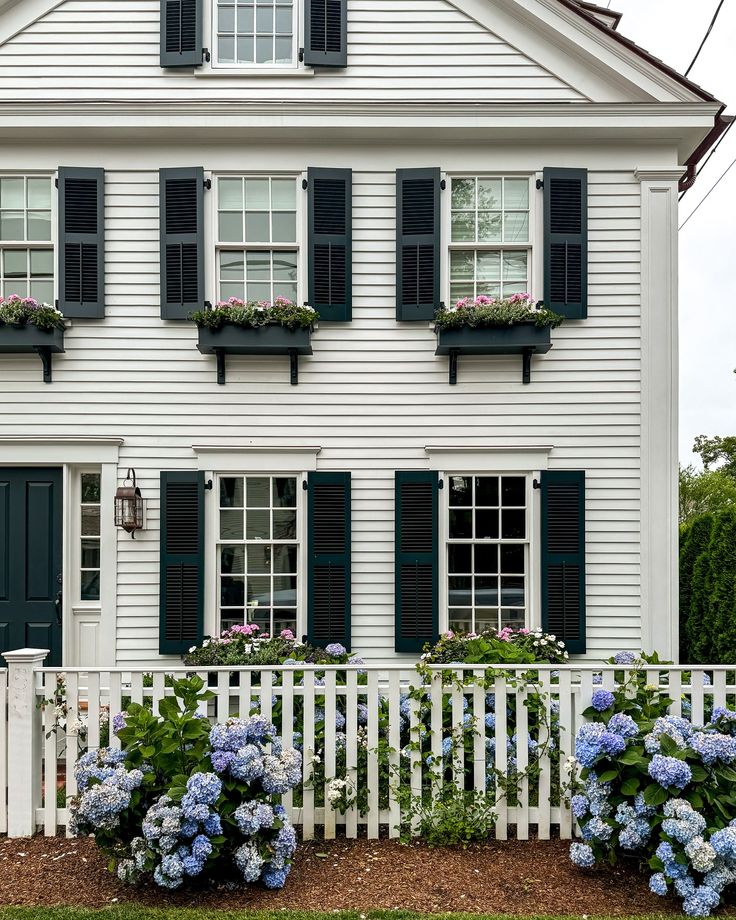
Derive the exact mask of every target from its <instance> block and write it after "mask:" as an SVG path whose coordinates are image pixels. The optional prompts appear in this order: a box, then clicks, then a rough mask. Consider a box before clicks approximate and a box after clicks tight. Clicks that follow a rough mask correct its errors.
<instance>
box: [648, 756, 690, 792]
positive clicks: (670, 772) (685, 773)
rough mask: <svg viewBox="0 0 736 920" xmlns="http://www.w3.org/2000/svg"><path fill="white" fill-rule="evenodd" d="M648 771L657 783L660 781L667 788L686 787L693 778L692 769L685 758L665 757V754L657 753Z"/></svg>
mask: <svg viewBox="0 0 736 920" xmlns="http://www.w3.org/2000/svg"><path fill="white" fill-rule="evenodd" d="M648 773H649V775H650V776H651V777H652V779H653V780H654V782H655V783H659V785H660V786H663V787H664V788H665V789H669V788H672V787H674V788H675V789H684V788H685V786H687V784H688V783H689V782H690V781H691V780H692V778H693V774H692V770H691V769H690V767H689V766H688V765H687V764H686V763H685V761H684V760H677V758H675V757H665V756H664V754H655V755H654V756H653V757H652V759H651V761H650V762H649V767H648Z"/></svg>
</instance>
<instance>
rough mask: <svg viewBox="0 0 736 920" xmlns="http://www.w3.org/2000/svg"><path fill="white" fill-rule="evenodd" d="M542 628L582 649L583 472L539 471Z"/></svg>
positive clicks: (578, 651) (569, 646) (575, 649)
mask: <svg viewBox="0 0 736 920" xmlns="http://www.w3.org/2000/svg"><path fill="white" fill-rule="evenodd" d="M542 628H543V629H544V630H545V631H546V632H549V633H553V634H554V635H555V636H556V637H557V638H558V639H562V640H563V641H564V642H565V645H566V647H567V650H568V651H569V652H571V653H574V654H582V653H583V652H584V651H585V647H586V642H585V473H584V472H582V471H578V470H576V471H559V472H558V471H554V472H547V471H545V472H543V473H542Z"/></svg>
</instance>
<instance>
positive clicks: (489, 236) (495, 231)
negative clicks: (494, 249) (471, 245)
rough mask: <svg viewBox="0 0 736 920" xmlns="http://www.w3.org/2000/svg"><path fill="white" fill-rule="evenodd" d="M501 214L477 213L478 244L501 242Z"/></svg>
mask: <svg viewBox="0 0 736 920" xmlns="http://www.w3.org/2000/svg"><path fill="white" fill-rule="evenodd" d="M501 227H502V220H501V212H500V211H479V212H478V242H479V243H500V242H501Z"/></svg>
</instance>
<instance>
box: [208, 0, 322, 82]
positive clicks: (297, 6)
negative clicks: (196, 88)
mask: <svg viewBox="0 0 736 920" xmlns="http://www.w3.org/2000/svg"><path fill="white" fill-rule="evenodd" d="M254 6H255V2H254ZM302 10H303V0H293V20H292V37H293V46H292V63H291V64H284V63H279V64H256V63H254V64H244V63H243V62H241V61H233V62H232V63H227V62H224V63H222V62H220V61H218V60H217V50H218V49H217V13H218V3H217V0H210V9H209V14H207V11H205V16H204V23H203V36H202V37H203V41H204V47H205V48H208V49H209V52H210V60H209V62H205V63H204V64H203V65H202V67H195V68H194V73H195V75H197V76H209V77H213V76H217V77H231V76H239V75H240V76H248V77H256V76H259V77H294V76H297V75H300V76H307V75H309V76H313V75H314V70H313V68H307V67H305V65H304V64H303V63H302V62H301V61H300V60H299V51H300V49H301V47H302V45H303V43H304V36H303V34H302V33H303V27H302V19H303V16H302Z"/></svg>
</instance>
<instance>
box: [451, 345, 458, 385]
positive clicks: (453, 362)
mask: <svg viewBox="0 0 736 920" xmlns="http://www.w3.org/2000/svg"><path fill="white" fill-rule="evenodd" d="M457 356H458V351H457V349H456V348H453V349H451V351H450V386H455V384H456V383H457Z"/></svg>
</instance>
